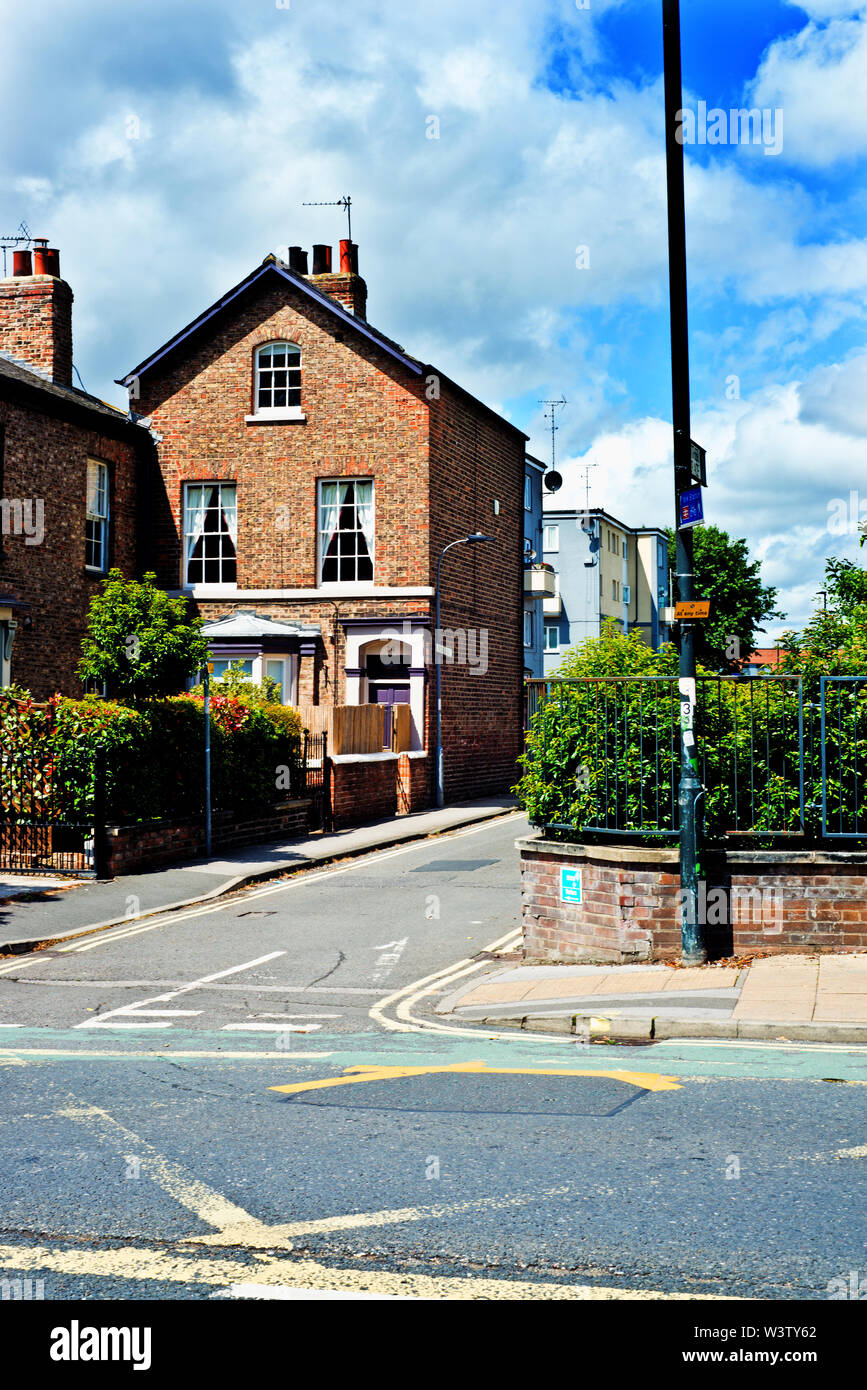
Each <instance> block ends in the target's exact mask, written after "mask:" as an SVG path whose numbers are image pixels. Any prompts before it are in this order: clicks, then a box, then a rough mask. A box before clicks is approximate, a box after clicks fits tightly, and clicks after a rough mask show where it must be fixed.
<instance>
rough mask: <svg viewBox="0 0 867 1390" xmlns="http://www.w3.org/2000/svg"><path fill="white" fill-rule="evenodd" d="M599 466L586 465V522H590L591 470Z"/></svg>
mask: <svg viewBox="0 0 867 1390" xmlns="http://www.w3.org/2000/svg"><path fill="white" fill-rule="evenodd" d="M598 466H599V465H598V464H596V463H585V464H584V511H585V514H586V515H585V520H586V521H589V520H590V469H591V468H598Z"/></svg>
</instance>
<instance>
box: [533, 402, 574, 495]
mask: <svg viewBox="0 0 867 1390" xmlns="http://www.w3.org/2000/svg"><path fill="white" fill-rule="evenodd" d="M567 404H568V402H567V400H566V397H565V396H561V397H560V399H559V400H558V401H539V405H544V406H545V414H546V415H550V416H551V467H550V470H549V471H548V473H547V474H546V475H545V487H546V488H547V490H548V491H549V492H556V491H557V490H558V488H560V487H562V486H563V479H562V478H561V477H560V474H559V473H558V472H557V470H556V468H555V467H554V465H555V463H556V461H557V439H556V436H557V431H558V429H559V428H560V426H559V425H558V424H557V419H556V416H557V411H558V410H562V409H563V407H564V405H567Z"/></svg>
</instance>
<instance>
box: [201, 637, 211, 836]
mask: <svg viewBox="0 0 867 1390" xmlns="http://www.w3.org/2000/svg"><path fill="white" fill-rule="evenodd" d="M203 677H204V679H203V695H204V698H203V700H202V706H203V709H204V715H205V854H206V855H207V857H208V859H210V857H211V664H210V662H206V663H205V669H204V672H203Z"/></svg>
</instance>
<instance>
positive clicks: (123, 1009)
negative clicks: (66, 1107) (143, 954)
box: [75, 951, 286, 1028]
mask: <svg viewBox="0 0 867 1390" xmlns="http://www.w3.org/2000/svg"><path fill="white" fill-rule="evenodd" d="M285 954H286V952H285V951H270V952H269V953H268V955H267V956H257V958H256V959H255V960H248V961H245V962H244V964H243V965H233V966H231V967H230V968H229V969H228V970H217V971H215V972H214V974H213V975H203V976H202V977H201V979H198V980H192V981H191V982H190V984H188V985H181V986H180V988H179V989H173V990H169V991H168V993H167V994H155V995H154V996H153V998H152V999H142V1000H140V1001H139V1003H138V1004H122V1005H121V1006H120V1007H119V1008H117V1009H110V1010H109V1011H108V1012H107V1013H104V1014H100V1015H99V1017H98V1018H88V1019H85V1020H84V1022H83V1023H76V1025H75V1027H76V1028H104V1027H105V1026H106V1020H107V1019H110V1018H117V1017H119V1016H126V1017H129V1016H130V1015H131V1014H132V1015H134V1014H137V1013H139V1012H140V1011H142V1010H143V1006H145V1005H147V1004H167V1003H168V1002H169V1000H171V999H176V998H177V997H178V995H179V994H190V993H191V992H192V991H194V990H196V989H198V987H199V986H200V985H206V984H210V983H211V982H212V981H213V980H222V979H225V977H226V976H227V975H237V974H239V973H240V971H242V970H252V969H253V968H254V966H257V965H264V964H265V962H266V961H269V960H276V959H277V957H278V956H285ZM139 1026H140V1027H141V1028H160V1027H162V1026H163V1025H162V1024H159V1023H150V1024H148V1023H142V1024H140V1025H139Z"/></svg>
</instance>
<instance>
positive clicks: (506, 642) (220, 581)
mask: <svg viewBox="0 0 867 1390" xmlns="http://www.w3.org/2000/svg"><path fill="white" fill-rule="evenodd" d="M313 254H314V261H313V273H312V274H308V273H307V255H306V253H305V252H303V251H301V250H300V248H297V247H295V248H292V249H291V250H290V253H289V260H288V262H284V261H282V260H278V259H277V258H275V257H274V256H273V255H269V256H267V257H266V258H265V260H264V261H263V262H262V264H261V265H260V266H257V267H256V268H255V269H254V270H253V271H252V272H251V273H250V274H249V275H247V276H246V277H245V278H244V279H243V280H241V281H240V283H239V284H237V285H235V286H234V287H233V288H232V289H230V290H228V291H227V293H226V294H224V295H223V296H222V297H221V298H220V299H219V300H218V301H217V302H216V303H215V304H213V305H211V306H210V308H208V309H206V310H205V311H204V313H202V314H201V315H200V316H199V317H198V318H196V319H195V320H194V321H193V322H192V323H190V324H188V325H187V327H186V328H184V329H182V330H181V331H180V332H179V333H177V334H176V335H175V336H174V337H173V338H172V339H170V340H169V341H168V342H167V343H166V344H164V345H163V346H162V347H160V348H159V349H158V350H157V351H155V352H154V353H152V354H151V355H150V356H148V357H147V358H146V359H145V360H144V361H143V362H141V363H140V364H139V365H138V366H137V367H135V368H134V369H133V370H132V371H131V372H130V373H128V374H127V375H126V376H125V377H124V378H123V379H122V383H123V384H124V385H125V386H127V388H128V389H129V390H130V395H131V404H132V406H133V408H134V410H135V412H136V414H137V415H138V417H139V418H140V419H141V420H142V421H143V423H145V424H147V425H148V426H149V428H150V431H151V433H152V436H153V438H154V440H155V441H156V451H157V458H158V479H157V481H156V485H155V488H154V492H153V496H152V498H151V502H150V509H151V510H150V518H151V520H150V523H149V527H148V530H149V533H150V542H151V545H152V552H151V553H150V554H149V555H148V558H147V562H146V563H147V564H148V566H149V567H152V568H154V569H155V570H156V571H157V574H158V577H159V580H160V583H161V584H162V585H163V586H164V587H165V588H166V589H167V590H169V591H170V592H173V593H183V594H188V595H189V596H190V597H191V598H192V599H193V601H194V603H195V605H196V607H197V609H198V611H199V612H200V613H201V614H202V615H203V616H204V617H205V619H206V621H207V629H206V630H207V632H208V636H209V639H210V642H211V652H212V657H213V659H214V663H215V670H216V672H217V674H219V673H220V672H221V671H222V670H223V669H225V665H226V664H227V663H228V662H229V661H243V662H244V663H245V669H246V670H247V671H248V672H249V674H250V675H251V677H253V678H254V679H258V678H260V677H261V676H262V675H266V674H267V675H269V676H272V677H274V678H275V679H277V680H278V681H279V682H280V684H281V687H282V690H283V698H284V700H286V701H287V702H291V703H293V704H296V703H297V704H298V705H300V706H301V707H302V709H309V707H311V706H329V705H331V706H335V705H360V704H371V703H381V704H385V705H386V706H388V707H390V708H391V707H393V706H394V705H395V704H408V705H409V707H410V719H409V738H408V741H409V748H408V750H407V751H405V752H404V753H403V754H401V755H400V757H397V755H395V754H394V753H392V752H390V751H388V749H387V748H385V747H384V748H383V749H382V751H379V752H377V753H373V754H371V753H368V754H367V755H346V756H345V757H344V758H343V762H344V763H345V764H346V767H345V771H344V772H343V773H341V778H342V783H343V785H344V786H345V787H346V788H347V789H348V790H347V795H350V794H351V795H355V794H356V793H358V795H361V783H360V782H359V781H358V779H359V778H363V780H364V787H365V791H364V793H363V795H364V800H365V802H366V804H367V805H368V806H369V808H370V812H371V814H374V813H375V812H376V811H381V810H387V809H388V808H389V807H390V806H393V805H394V804H395V801H396V802H397V805H398V807H399V808H400V809H410V808H411V807H412V806H417V805H424V804H427V803H428V802H429V800H430V797H431V794H432V778H433V756H432V753H433V747H434V734H433V729H434V723H433V721H434V705H433V699H432V688H433V685H434V681H433V674H434V671H433V664H432V662H433V660H435V659H436V648H443V649H445V654H444V655H443V656H442V658H441V675H442V686H443V747H444V754H445V757H444V761H445V787H446V799H447V800H459V799H461V798H466V797H470V796H473V795H476V794H484V793H487V792H495V791H503V790H505V789H507V788H508V787H509V786H510V785H511V784H512V783H513V782H514V780H515V760H516V757H517V755H518V753H519V752H520V740H521V698H522V690H521V683H522V671H523V645H522V609H523V594H522V590H523V583H522V570H523V560H522V551H523V479H524V446H525V442H526V436H525V435H524V434H523V433H522V432H521V431H520V430H518V429H516V428H515V427H514V426H513V425H512V424H510V423H509V422H508V421H507V420H505V419H504V418H503V417H502V416H500V415H498V414H496V413H495V412H494V411H493V410H491V409H489V408H488V407H487V406H485V405H483V404H482V403H481V402H480V401H478V400H476V399H475V398H474V397H473V396H471V395H470V394H469V393H468V392H467V391H465V390H463V389H462V388H461V387H460V386H458V385H457V384H456V383H455V382H453V381H451V380H450V379H449V378H448V377H446V376H445V375H444V374H443V373H442V372H440V371H438V370H436V369H435V368H434V367H431V366H430V365H428V364H426V363H423V362H421V361H419V360H418V359H416V358H414V357H412V356H410V355H409V354H408V353H407V352H406V351H405V350H404V349H403V348H402V347H400V346H399V345H398V344H397V343H395V342H393V341H392V340H391V339H389V338H387V337H386V336H384V335H383V334H382V333H380V332H379V331H377V330H376V329H375V328H373V327H372V326H371V325H370V323H369V322H368V320H367V316H366V314H367V307H366V305H367V287H366V285H365V282H364V280H363V279H362V278H361V276H360V275H359V273H358V249H357V247H356V246H355V245H354V243H351V242H348V241H347V242H341V247H340V271H339V272H332V270H331V248H330V247H324V246H317V247H314V253H313ZM473 532H482V533H484V535H485V536H487V537H489V538H490V539H489V540H488V541H487V542H486V543H483V544H473V545H456V546H455V547H454V548H453V549H450V550H449V551H448V552H447V554H446V555H445V556H444V558H443V559H442V582H441V630H442V634H443V636H442V640H441V642H436V641H434V640H433V627H434V600H435V583H436V574H437V565H438V561H439V559H440V556H441V554H442V552H443V550H444V548H445V547H446V546H448V545H450V543H451V542H453V541H456V540H460V539H462V538H464V537H466V536H467V535H468V534H469V533H473ZM432 653H433V656H432ZM389 722H390V721H389V720H388V719H386V720H385V721H384V724H385V727H386V728H387V727H388V724H389ZM336 762H337V763H338V764H340V762H341V759H340V758H337V759H336ZM359 764H361V765H359ZM365 764H366V765H365ZM353 779H355V782H353Z"/></svg>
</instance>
